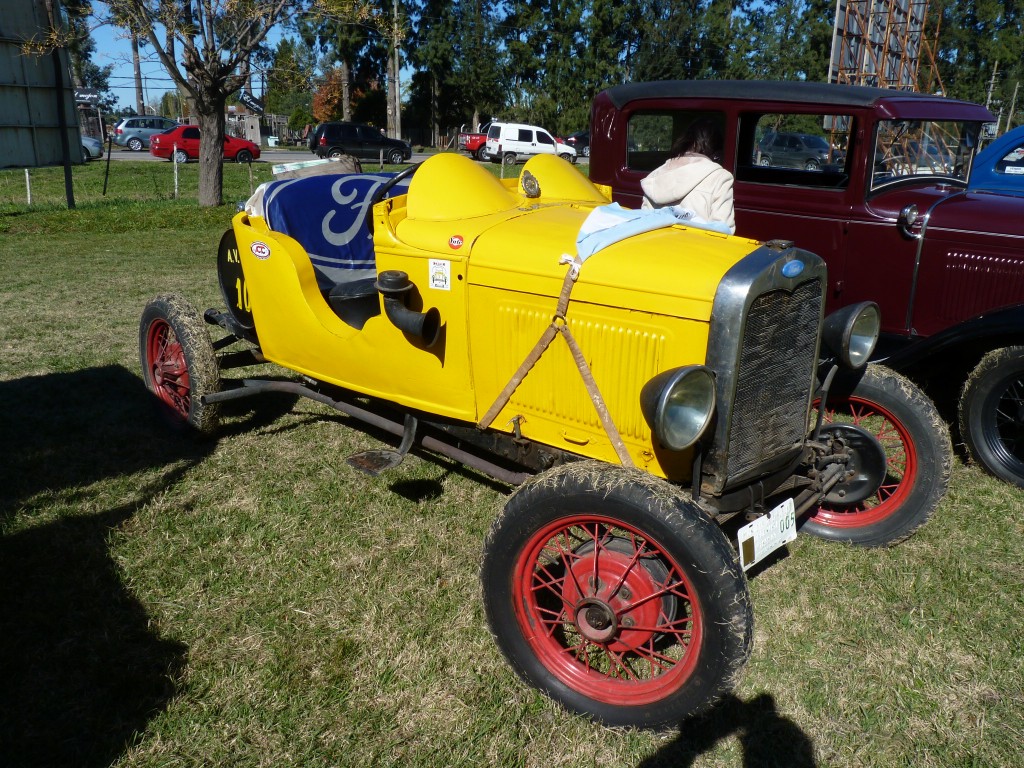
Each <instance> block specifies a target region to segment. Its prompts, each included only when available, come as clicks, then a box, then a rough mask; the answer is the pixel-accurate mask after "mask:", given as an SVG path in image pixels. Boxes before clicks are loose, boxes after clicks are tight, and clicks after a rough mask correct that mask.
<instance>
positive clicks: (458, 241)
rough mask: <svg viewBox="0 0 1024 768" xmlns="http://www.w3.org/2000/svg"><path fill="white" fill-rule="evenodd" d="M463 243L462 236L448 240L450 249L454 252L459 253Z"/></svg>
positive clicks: (455, 236)
mask: <svg viewBox="0 0 1024 768" xmlns="http://www.w3.org/2000/svg"><path fill="white" fill-rule="evenodd" d="M463 242H464V241H463V239H462V235H452V236H451V237H449V238H448V247H449V248H451V249H452V250H453V251H457V250H459V248H461V247H462V243H463Z"/></svg>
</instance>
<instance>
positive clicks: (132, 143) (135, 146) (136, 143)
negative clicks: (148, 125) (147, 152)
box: [128, 136, 142, 152]
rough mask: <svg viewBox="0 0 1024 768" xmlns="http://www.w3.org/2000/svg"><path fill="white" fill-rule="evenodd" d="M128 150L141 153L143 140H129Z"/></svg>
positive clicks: (134, 138) (133, 138)
mask: <svg viewBox="0 0 1024 768" xmlns="http://www.w3.org/2000/svg"><path fill="white" fill-rule="evenodd" d="M128 149H130V150H131V151H132V152H141V151H142V139H139V138H136V137H134V136H133V137H132V138H130V139H128Z"/></svg>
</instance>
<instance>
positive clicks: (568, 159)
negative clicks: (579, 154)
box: [559, 152, 576, 164]
mask: <svg viewBox="0 0 1024 768" xmlns="http://www.w3.org/2000/svg"><path fill="white" fill-rule="evenodd" d="M559 157H560V158H562V159H563V160H565V162H567V163H574V164H575V162H576V155H572V154H569V153H568V152H563V153H562V154H560V155H559Z"/></svg>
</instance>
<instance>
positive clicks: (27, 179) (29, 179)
mask: <svg viewBox="0 0 1024 768" xmlns="http://www.w3.org/2000/svg"><path fill="white" fill-rule="evenodd" d="M25 189H26V190H27V192H28V204H29V205H32V177H31V176H30V175H29V172H28V168H26V169H25Z"/></svg>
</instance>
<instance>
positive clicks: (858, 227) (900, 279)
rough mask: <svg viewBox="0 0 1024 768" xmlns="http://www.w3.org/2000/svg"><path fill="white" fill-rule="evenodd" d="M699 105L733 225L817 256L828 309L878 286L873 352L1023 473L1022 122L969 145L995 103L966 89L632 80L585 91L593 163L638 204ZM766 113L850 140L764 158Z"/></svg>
mask: <svg viewBox="0 0 1024 768" xmlns="http://www.w3.org/2000/svg"><path fill="white" fill-rule="evenodd" d="M698 117H701V118H704V117H710V118H713V119H716V120H719V121H720V123H721V126H722V129H723V131H724V138H725V141H724V147H723V154H722V164H723V165H724V166H725V167H726V168H727V169H728V170H730V171H731V172H732V173H733V175H734V176H735V184H734V187H733V193H734V196H735V204H736V231H737V234H739V235H744V236H747V237H752V238H756V239H758V240H765V241H768V240H777V239H785V240H786V241H792V242H793V243H795V244H796V245H798V246H799V247H801V248H805V249H807V250H808V251H812V252H814V253H817V254H819V255H820V256H822V257H823V258H824V259H825V261H826V262H827V264H828V280H829V287H828V291H827V293H826V295H827V298H828V308H829V309H830V310H834V309H836V308H838V307H841V306H844V305H848V304H854V303H857V302H860V301H866V300H870V301H874V302H876V303H877V304H878V305H879V307H880V308H881V312H882V331H883V337H882V339H881V341H880V343H879V346H878V348H877V350H876V359H878V360H883V361H884V362H885V363H886V364H887V365H889V366H890V367H893V368H895V369H897V370H899V371H901V372H904V373H907V374H910V375H911V377H912V378H914V379H916V380H917V381H918V382H919V383H922V384H924V385H925V388H926V390H927V391H928V392H929V394H930V395H931V396H932V397H933V398H934V399H935V400H936V402H937V403H938V404H939V405H940V408H941V409H942V410H943V411H944V412H945V413H947V414H948V415H949V417H950V420H951V421H954V422H956V425H957V426H958V428H959V436H960V439H961V440H962V442H963V443H964V445H965V446H966V449H967V452H968V453H969V455H970V456H971V457H972V458H973V459H974V460H975V461H976V462H977V463H978V464H980V465H981V466H982V467H984V468H985V469H986V470H988V471H989V472H990V473H992V474H993V475H995V476H997V477H1000V478H1002V479H1004V480H1006V481H1008V482H1011V483H1015V484H1016V485H1018V486H1021V487H1024V195H1021V194H1018V193H1017V191H1016V190H1017V189H1019V187H1018V186H1017V184H1016V182H1017V179H1018V178H1020V177H1019V175H1018V174H1024V142H1021V143H1018V142H1020V136H1021V134H1019V133H1018V134H1017V135H1016V137H1015V138H1010V139H1000V140H999V141H997V142H996V143H994V144H993V145H992V146H991V147H990V148H989V149H988V150H986V151H985V152H982V153H981V154H978V155H977V157H976V156H975V155H976V153H977V150H978V146H979V140H980V137H981V136H982V133H983V131H982V127H983V126H984V125H985V124H986V123H989V122H994V120H995V118H994V117H993V116H992V114H991V113H990V112H989V111H988V110H987V109H985V108H984V107H982V106H980V105H978V104H972V103H970V102H966V101H957V100H953V99H946V98H942V97H940V96H932V95H928V94H921V93H911V92H907V91H897V90H886V89H878V88H868V87H858V86H845V85H830V84H826V83H808V82H792V83H770V82H753V81H744V82H739V81H736V82H730V81H715V82H699V81H688V82H682V81H665V82H653V83H632V84H627V85H621V86H616V87H613V88H610V89H608V90H607V91H604V92H603V93H601V94H598V96H597V98H596V99H595V101H594V104H593V109H592V115H591V124H592V125H601V126H602V128H601V131H600V133H597V134H595V135H594V137H593V138H594V141H595V142H596V143H598V144H599V146H598V147H596V148H595V149H596V154H595V155H594V157H593V159H592V160H591V163H590V178H591V179H592V180H593V181H595V182H597V183H600V184H607V185H610V186H611V187H612V188H613V191H614V197H615V199H616V200H617V201H619V202H621V203H622V204H623V205H626V206H629V207H639V205H640V202H641V200H642V195H643V193H642V190H641V187H640V182H641V180H642V179H643V178H644V177H645V176H646V175H647V173H649V172H650V171H651V170H653V169H654V168H656V167H657V166H658V165H660V164H661V163H662V162H664V160H665V159H666V158H667V157H668V156H669V149H670V147H671V144H672V141H673V140H674V138H675V137H677V136H678V135H680V134H681V133H682V132H683V131H685V130H686V127H687V126H688V125H689V124H690V123H691V122H692V121H693V120H695V119H697V118H698ZM768 127H771V128H776V129H777V130H779V132H780V133H781V132H782V131H783V130H785V131H787V132H791V133H796V132H799V133H811V128H812V127H814V130H815V131H816V133H817V135H819V136H820V137H821V139H822V142H824V145H827V146H836V147H845V148H846V154H845V156H844V157H843V159H842V162H841V163H839V164H838V165H826V164H819V165H818V167H817V168H808V167H806V165H805V166H804V167H800V168H780V167H775V166H774V164H773V165H770V166H763V165H760V164H759V161H758V151H759V141H758V139H759V137H761V136H763V135H764V134H765V133H767V130H768ZM928 147H934V148H935V152H934V153H930V152H929V150H928V149H927V148H928ZM908 150H912V151H913V152H914V160H913V162H909V156H910V153H909V152H908ZM922 150H923V154H922ZM822 152H824V146H823V147H822ZM929 157H931V158H934V161H933V162H929V161H928V160H927V158H929ZM972 163H976V164H977V165H976V167H975V169H974V171H973V172H972V171H971V167H972ZM1018 169H1020V170H1018ZM968 174H970V176H968ZM969 178H970V182H971V183H970V184H969V183H968V179H969Z"/></svg>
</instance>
